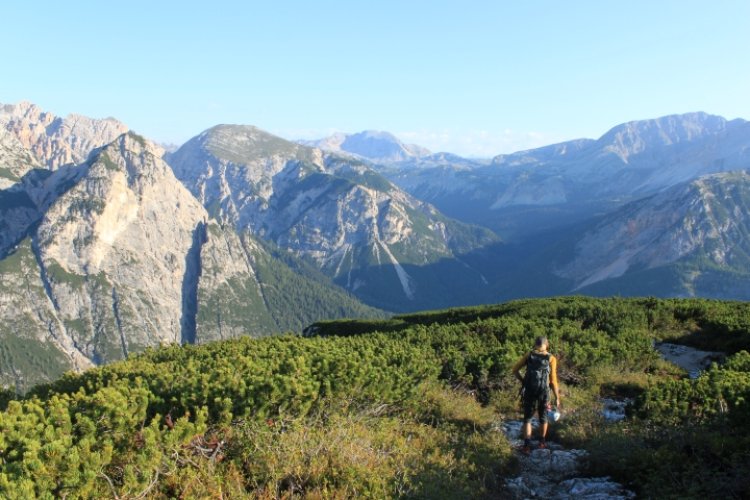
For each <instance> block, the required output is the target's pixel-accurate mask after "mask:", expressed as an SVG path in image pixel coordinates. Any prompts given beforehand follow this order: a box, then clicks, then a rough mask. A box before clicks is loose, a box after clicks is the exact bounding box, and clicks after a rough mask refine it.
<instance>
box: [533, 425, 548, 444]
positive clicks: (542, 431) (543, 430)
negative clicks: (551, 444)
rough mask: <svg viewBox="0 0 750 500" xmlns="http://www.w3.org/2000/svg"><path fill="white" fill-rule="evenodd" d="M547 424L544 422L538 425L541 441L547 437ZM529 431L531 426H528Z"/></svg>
mask: <svg viewBox="0 0 750 500" xmlns="http://www.w3.org/2000/svg"><path fill="white" fill-rule="evenodd" d="M548 426H549V424H547V422H544V423H543V424H541V425H540V426H539V436H540V438H541V440H542V441H545V440H546V439H547V427H548ZM529 431H531V426H529Z"/></svg>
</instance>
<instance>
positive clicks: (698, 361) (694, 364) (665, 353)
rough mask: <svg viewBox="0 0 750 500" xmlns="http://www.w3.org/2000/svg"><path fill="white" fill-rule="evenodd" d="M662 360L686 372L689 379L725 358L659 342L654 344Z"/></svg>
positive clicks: (722, 355) (718, 354)
mask: <svg viewBox="0 0 750 500" xmlns="http://www.w3.org/2000/svg"><path fill="white" fill-rule="evenodd" d="M654 347H655V349H656V350H657V351H659V353H660V354H661V355H662V357H663V358H664V359H666V360H667V361H670V362H672V363H674V364H676V365H677V366H679V367H680V368H682V369H683V370H685V371H687V372H688V375H689V376H690V378H698V375H700V372H702V371H703V370H705V369H707V368H708V367H710V366H711V363H713V362H714V361H721V360H723V359H724V357H725V356H726V355H725V354H724V353H722V352H713V351H701V350H699V349H694V348H692V347H688V346H684V345H679V344H669V343H667V342H661V343H659V344H656V345H655V346H654Z"/></svg>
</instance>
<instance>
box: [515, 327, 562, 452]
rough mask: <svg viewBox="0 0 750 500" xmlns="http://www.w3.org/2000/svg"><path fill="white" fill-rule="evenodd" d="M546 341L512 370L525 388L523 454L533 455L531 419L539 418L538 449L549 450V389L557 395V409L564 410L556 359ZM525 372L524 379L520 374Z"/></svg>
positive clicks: (538, 339) (536, 345) (523, 398)
mask: <svg viewBox="0 0 750 500" xmlns="http://www.w3.org/2000/svg"><path fill="white" fill-rule="evenodd" d="M548 347H549V341H548V340H547V337H537V339H536V341H535V343H534V349H533V350H532V351H530V352H527V353H526V354H525V355H524V356H523V357H522V358H521V359H519V360H518V362H517V363H516V364H515V365H514V366H513V374H514V375H515V376H516V378H517V379H518V380H519V381H520V382H521V383H522V384H523V386H522V394H523V396H522V402H523V450H522V451H523V452H524V453H526V454H528V453H531V417H532V416H533V415H534V411H536V412H537V413H538V415H539V448H546V447H547V442H546V438H547V428H548V427H549V424H548V422H547V408H548V406H549V404H550V394H549V389H550V387H552V391H553V392H554V394H555V405H556V406H557V408H558V409H561V408H562V400H561V399H560V387H559V385H558V383H557V358H555V356H553V355H552V354H550V353H549V352H547V348H548ZM524 367H525V368H526V370H525V372H524V374H523V375H521V370H522V369H523V368H524Z"/></svg>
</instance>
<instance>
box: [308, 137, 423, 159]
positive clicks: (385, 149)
mask: <svg viewBox="0 0 750 500" xmlns="http://www.w3.org/2000/svg"><path fill="white" fill-rule="evenodd" d="M304 144H306V145H308V146H314V147H318V148H321V149H324V150H326V151H330V152H336V153H349V154H352V155H355V156H357V157H360V158H365V159H367V160H371V161H374V162H376V163H393V162H403V161H408V160H413V159H417V158H421V157H424V156H428V155H430V154H431V153H430V151H429V150H428V149H425V148H423V147H421V146H417V145H415V144H405V143H403V142H401V141H400V140H399V139H398V138H397V137H396V136H394V135H393V134H391V133H390V132H383V131H379V130H365V131H363V132H358V133H356V134H342V133H337V134H334V135H332V136H330V137H326V138H324V139H320V140H317V141H305V142H304Z"/></svg>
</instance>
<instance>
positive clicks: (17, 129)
mask: <svg viewBox="0 0 750 500" xmlns="http://www.w3.org/2000/svg"><path fill="white" fill-rule="evenodd" d="M0 127H2V128H5V129H6V130H7V131H8V132H10V133H11V134H12V135H13V136H14V137H15V138H16V139H18V141H19V142H20V143H21V144H22V145H23V146H24V147H25V148H26V149H28V150H29V151H30V152H31V153H32V154H33V155H34V156H35V157H36V158H37V160H39V161H41V163H42V164H44V165H46V166H47V167H48V168H49V169H50V170H55V169H57V168H58V167H60V166H61V165H67V164H78V163H82V162H83V161H85V160H86V158H87V156H88V154H89V152H90V151H91V150H92V149H94V148H97V147H101V146H104V145H105V144H109V143H110V142H112V141H114V140H115V139H116V138H117V137H118V136H120V135H122V134H124V133H125V132H127V131H128V127H127V126H126V125H124V124H123V123H120V122H119V121H117V120H115V119H114V118H105V119H102V120H97V119H93V118H88V117H86V116H81V115H74V114H72V115H69V116H67V117H65V118H62V117H59V116H55V115H53V114H52V113H49V112H46V111H43V110H42V109H41V108H39V107H38V106H36V105H35V104H31V103H29V102H21V103H18V104H15V105H13V104H5V105H2V104H0Z"/></svg>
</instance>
